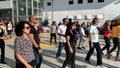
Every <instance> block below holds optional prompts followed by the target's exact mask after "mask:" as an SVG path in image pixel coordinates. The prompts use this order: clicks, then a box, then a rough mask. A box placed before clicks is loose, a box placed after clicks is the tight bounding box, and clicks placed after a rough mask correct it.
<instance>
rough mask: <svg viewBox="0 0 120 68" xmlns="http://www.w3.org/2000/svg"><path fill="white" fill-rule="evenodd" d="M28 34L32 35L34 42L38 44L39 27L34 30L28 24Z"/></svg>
mask: <svg viewBox="0 0 120 68" xmlns="http://www.w3.org/2000/svg"><path fill="white" fill-rule="evenodd" d="M37 28H38V27H37ZM30 34H33V35H34V39H35V42H36V43H37V44H38V45H39V43H40V37H39V28H38V30H36V29H35V27H34V26H33V25H30Z"/></svg>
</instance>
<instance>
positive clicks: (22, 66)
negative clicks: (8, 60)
mask: <svg viewBox="0 0 120 68" xmlns="http://www.w3.org/2000/svg"><path fill="white" fill-rule="evenodd" d="M29 64H30V63H29ZM30 65H31V66H32V67H34V66H33V65H32V64H30ZM15 68H26V67H25V65H24V64H22V63H16V66H15Z"/></svg>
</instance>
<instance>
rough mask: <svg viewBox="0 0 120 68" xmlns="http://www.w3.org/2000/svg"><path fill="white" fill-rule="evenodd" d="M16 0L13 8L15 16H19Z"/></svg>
mask: <svg viewBox="0 0 120 68" xmlns="http://www.w3.org/2000/svg"><path fill="white" fill-rule="evenodd" d="M16 6H17V5H16V1H13V10H14V16H17V7H16Z"/></svg>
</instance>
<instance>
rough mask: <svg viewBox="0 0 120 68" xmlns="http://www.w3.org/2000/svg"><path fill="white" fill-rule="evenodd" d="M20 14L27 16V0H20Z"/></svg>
mask: <svg viewBox="0 0 120 68" xmlns="http://www.w3.org/2000/svg"><path fill="white" fill-rule="evenodd" d="M18 14H19V16H26V0H20V1H18Z"/></svg>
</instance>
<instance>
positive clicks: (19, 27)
mask: <svg viewBox="0 0 120 68" xmlns="http://www.w3.org/2000/svg"><path fill="white" fill-rule="evenodd" d="M25 24H28V25H29V22H28V21H20V22H18V23H17V25H16V26H15V34H16V36H22V35H23V31H22V30H23V29H24V26H25Z"/></svg>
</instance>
